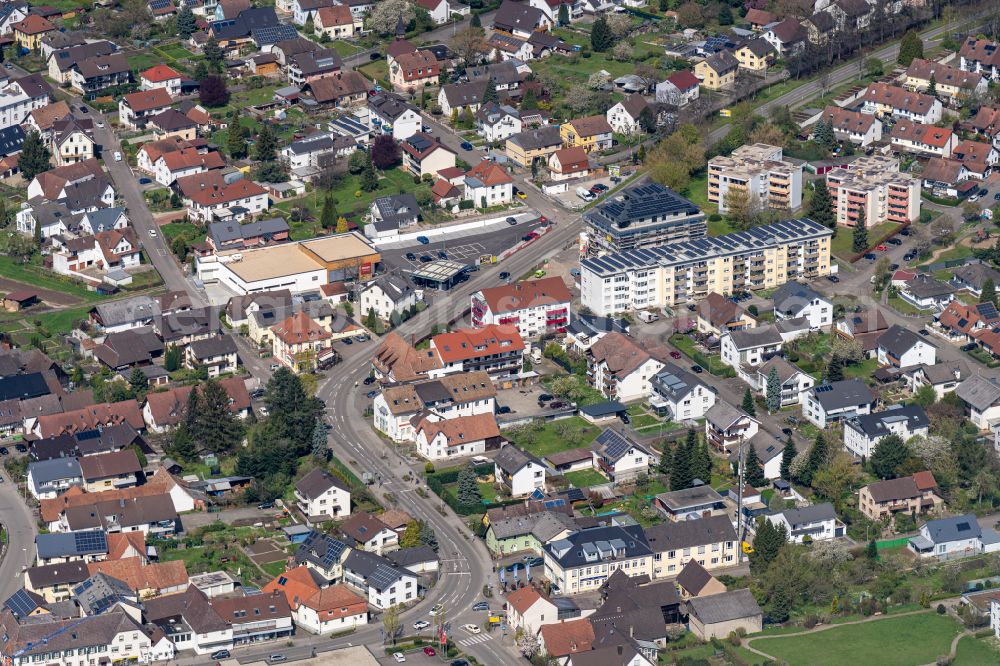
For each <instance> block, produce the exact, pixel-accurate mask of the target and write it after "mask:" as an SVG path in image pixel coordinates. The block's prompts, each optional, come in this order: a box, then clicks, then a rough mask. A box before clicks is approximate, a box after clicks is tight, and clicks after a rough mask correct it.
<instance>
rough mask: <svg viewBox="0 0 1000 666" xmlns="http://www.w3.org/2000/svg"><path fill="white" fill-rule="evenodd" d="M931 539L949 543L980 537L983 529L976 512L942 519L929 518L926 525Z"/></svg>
mask: <svg viewBox="0 0 1000 666" xmlns="http://www.w3.org/2000/svg"><path fill="white" fill-rule="evenodd" d="M924 528H925V529H926V530H927V534H928V536H929V537H930V539H931V541H933V542H934V543H936V544H937V543H947V542H949V541H958V540H960V539H971V538H975V537H979V536H980V535H981V534H982V529H981V528H980V527H979V523H978V522H977V521H976V516H975V514H971V513H967V514H965V515H963V516H952V517H951V518H941V519H940V520H928V521H927V524H926V525H925V526H924Z"/></svg>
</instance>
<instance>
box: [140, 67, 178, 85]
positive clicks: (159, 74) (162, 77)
mask: <svg viewBox="0 0 1000 666" xmlns="http://www.w3.org/2000/svg"><path fill="white" fill-rule="evenodd" d="M140 76H141V77H142V78H144V79H146V80H147V81H152V82H153V83H163V82H164V81H172V80H173V79H179V78H181V75H180V73H179V72H178V71H177V70H175V69H174V68H173V67H170V66H168V65H156V66H154V67H150V68H149V69H147V70H146V71H145V72H143V73H142V74H140Z"/></svg>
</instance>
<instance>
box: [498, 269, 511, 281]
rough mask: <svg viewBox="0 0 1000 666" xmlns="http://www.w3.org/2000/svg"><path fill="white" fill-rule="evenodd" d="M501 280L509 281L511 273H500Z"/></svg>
mask: <svg viewBox="0 0 1000 666" xmlns="http://www.w3.org/2000/svg"><path fill="white" fill-rule="evenodd" d="M500 279H501V280H509V279H510V273H508V272H507V271H500Z"/></svg>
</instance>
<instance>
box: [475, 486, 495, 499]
mask: <svg viewBox="0 0 1000 666" xmlns="http://www.w3.org/2000/svg"><path fill="white" fill-rule="evenodd" d="M477 483H478V485H479V494H480V495H481V496H482V498H483V499H484V500H486V501H487V502H492V501H493V500H495V499H496V498H497V491H496V488H494V487H493V484H492V483H487V482H486V481H478V482H477Z"/></svg>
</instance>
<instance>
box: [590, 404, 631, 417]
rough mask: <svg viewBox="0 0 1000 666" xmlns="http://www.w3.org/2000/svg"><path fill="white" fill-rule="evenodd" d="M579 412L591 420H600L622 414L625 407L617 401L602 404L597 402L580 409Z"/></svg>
mask: <svg viewBox="0 0 1000 666" xmlns="http://www.w3.org/2000/svg"><path fill="white" fill-rule="evenodd" d="M580 411H581V412H582V413H584V414H586V415H587V416H589V417H591V418H600V417H602V416H613V415H615V414H619V413H621V412H624V411H625V405H623V404H622V403H620V402H618V401H617V400H605V401H604V402H598V403H596V404H593V405H586V406H584V407H581V408H580Z"/></svg>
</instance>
